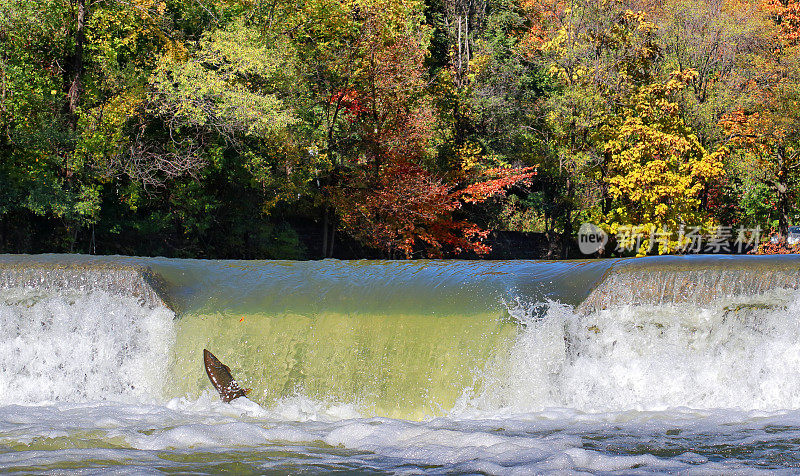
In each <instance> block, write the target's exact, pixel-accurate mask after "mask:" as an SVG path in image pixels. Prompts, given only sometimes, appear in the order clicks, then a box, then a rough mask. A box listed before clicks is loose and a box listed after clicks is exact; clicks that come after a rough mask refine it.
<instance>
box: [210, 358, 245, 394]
mask: <svg viewBox="0 0 800 476" xmlns="http://www.w3.org/2000/svg"><path fill="white" fill-rule="evenodd" d="M203 363H205V365H206V373H207V374H208V379H209V380H211V383H212V384H213V385H214V388H216V389H217V391H218V392H219V398H221V399H222V401H223V402H225V403H228V402H230V401H231V400H234V399H236V398H239V397H244V396H245V395H247V392H248V391H249V389H243V388H242V387H240V386H239V383H238V382H236V380H234V379H233V376H232V375H231V369H230V367H228V366H227V365H225V364H223V363H222V362H220V361H219V359H217V358H216V357H214V354H212V353H211V352H209V351H208V350H206V349H203Z"/></svg>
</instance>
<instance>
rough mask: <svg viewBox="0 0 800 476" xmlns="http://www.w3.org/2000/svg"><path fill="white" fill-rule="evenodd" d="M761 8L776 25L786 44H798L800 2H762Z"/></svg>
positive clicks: (769, 0)
mask: <svg viewBox="0 0 800 476" xmlns="http://www.w3.org/2000/svg"><path fill="white" fill-rule="evenodd" d="M763 8H764V10H765V11H766V12H767V13H769V15H770V16H771V17H772V19H773V21H774V22H775V23H776V24H777V25H778V27H779V28H780V32H781V36H782V37H783V39H784V41H786V43H787V44H789V45H797V44H800V1H798V0H764V2H763Z"/></svg>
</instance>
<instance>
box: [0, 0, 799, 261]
mask: <svg viewBox="0 0 800 476" xmlns="http://www.w3.org/2000/svg"><path fill="white" fill-rule="evenodd" d="M799 179H800V0H754V1H747V0H656V1H643V0H641V1H627V0H603V1H600V2H596V1H589V0H575V1H571V2H564V1H561V0H300V1H299V2H298V1H292V2H288V1H285V0H271V1H252V0H192V1H188V0H132V1H122V0H102V1H101V0H40V1H30V0H0V253H43V252H61V253H90V254H122V255H145V256H156V255H160V256H167V257H179V258H239V259H319V258H326V257H337V258H343V259H355V258H440V257H443V258H485V259H510V258H549V259H558V258H580V257H588V256H586V255H582V254H581V252H580V251H579V250H578V246H577V240H576V236H577V234H578V230H579V228H580V227H581V225H582V224H585V223H591V224H595V225H597V227H599V229H601V230H603V232H604V233H606V234H608V235H609V236H610V237H612V240H611V241H610V244H609V246H607V247H606V249H605V250H604V251H603V253H602V256H606V257H608V256H634V255H640V256H641V255H646V254H675V253H680V252H681V249H682V248H683V247H685V245H686V241H685V237H684V236H683V235H682V234H679V233H678V230H684V229H686V228H687V227H689V228H692V229H695V230H698V233H700V234H702V235H703V236H705V237H708V238H709V239H711V238H713V237H714V236H719V234H720V230H723V229H724V230H728V233H730V232H731V231H732V230H739V229H749V230H754V229H758V230H761V233H762V234H761V242H762V244H761V245H760V246H758V247H757V249H756V250H755V251H756V252H758V253H785V252H796V251H797V250H796V247H791V246H788V245H786V246H782V245H779V244H769V241H770V237H769V235H770V234H771V233H773V234H777V235H780V236H787V232H788V228H789V226H790V225H794V224H797V223H800V209H799V208H798V200H800V196H798V194H797V190H798V180H799ZM631 227H640V228H642V229H645V228H649V229H652V230H671V231H670V232H668V233H662V234H661V236H659V237H658V240H657V241H656V240H655V238H653V235H652V233H651V235H650V237H645V238H644V239H643V240H638V241H636V246H635V247H632V248H629V249H622V250H621V249H619V248H616V249H615V248H614V247H613V244H614V243H615V241H614V239H613V237H614V236H619V234H620V230H623V229H626V228H628V229H630V228H631ZM597 255H598V254H595V255H594V256H597Z"/></svg>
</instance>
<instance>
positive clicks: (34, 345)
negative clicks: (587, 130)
mask: <svg viewBox="0 0 800 476" xmlns="http://www.w3.org/2000/svg"><path fill="white" fill-rule="evenodd" d="M511 314H512V315H513V316H514V317H516V318H517V319H518V320H519V321H520V322H521V323H522V329H521V331H520V334H519V335H518V336H517V338H516V342H515V343H514V345H512V346H511V347H510V350H509V351H507V352H504V353H502V354H500V355H495V356H494V357H493V359H492V360H491V361H490V362H488V363H487V364H486V367H485V368H481V369H475V383H474V385H473V386H472V388H468V389H464V394H463V396H462V398H461V399H460V400H459V402H458V404H457V405H456V407H455V408H453V409H450V410H447V411H445V413H444V415H443V416H441V417H439V418H434V419H430V420H426V421H421V422H417V421H408V420H401V419H391V418H380V417H370V416H369V415H367V414H364V412H363V409H362V408H360V407H359V406H357V405H354V404H352V403H350V402H336V401H319V400H310V399H308V398H304V397H303V396H302V395H297V396H292V397H286V398H284V399H281V400H280V401H278V402H275V403H274V404H272V405H269V406H267V407H262V406H259V405H257V404H255V403H253V402H251V401H249V400H247V399H238V400H235V401H234V402H232V403H231V404H224V403H222V402H221V401H220V400H219V399H218V397H217V395H216V394H215V392H213V391H212V390H211V388H210V384H209V387H208V389H207V390H206V391H205V392H204V393H203V394H202V395H201V396H200V397H199V398H188V397H181V398H172V399H167V397H164V395H166V394H168V393H169V392H166V391H165V389H167V388H169V386H170V385H171V382H170V381H169V376H170V375H171V373H170V365H172V352H173V348H174V345H175V339H176V338H177V337H176V336H175V326H174V321H173V319H174V315H173V314H172V313H171V312H170V311H168V310H167V309H165V308H160V307H156V308H150V307H148V306H146V305H144V304H142V303H141V302H139V301H138V300H136V299H133V298H120V297H119V296H112V295H110V294H107V293H104V292H102V291H93V292H91V293H83V294H82V293H79V292H76V293H73V294H70V293H69V292H67V293H64V292H60V293H59V294H56V295H53V294H47V293H45V292H37V291H32V290H24V289H10V290H2V291H0V471H4V472H14V471H17V472H23V473H29V472H34V473H37V472H38V473H41V472H52V471H56V472H68V471H80V472H84V473H104V472H108V471H123V472H126V473H129V472H138V473H143V474H150V473H153V474H158V473H167V472H169V473H173V472H222V471H229V472H234V473H263V472H268V471H276V472H279V473H285V472H298V471H307V472H312V473H316V472H328V471H355V472H373V473H405V474H423V473H430V474H441V473H445V472H450V473H476V472H481V473H487V474H532V473H534V474H565V473H566V474H569V473H575V474H577V473H581V472H589V473H601V474H646V473H659V472H660V473H665V472H666V473H675V472H682V473H686V474H754V473H757V472H760V471H764V472H767V471H769V472H779V473H780V472H784V473H786V474H792V473H796V470H797V468H798V467H800V412H799V411H797V409H798V408H800V399H799V398H798V396H800V344H798V343H800V327H799V326H800V324H798V322H797V321H798V320H797V318H796V316H798V315H800V299H798V295H797V294H796V292H794V291H792V292H788V291H773V292H770V293H767V294H765V295H762V296H758V297H750V298H742V299H740V300H738V301H737V300H733V301H728V302H725V303H717V304H713V305H709V306H705V307H702V308H701V307H696V306H694V307H693V306H688V305H676V306H657V307H646V306H639V307H617V308H614V309H608V310H603V311H599V312H595V313H589V314H581V313H577V312H575V311H574V310H573V308H571V307H570V306H565V305H562V304H559V303H547V304H536V305H531V306H526V305H515V306H512V309H511ZM198 372H202V366H201V364H200V363H199V362H198Z"/></svg>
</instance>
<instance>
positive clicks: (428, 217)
mask: <svg viewBox="0 0 800 476" xmlns="http://www.w3.org/2000/svg"><path fill="white" fill-rule="evenodd" d="M489 172H491V173H490V174H489V175H487V176H489V177H492V178H490V179H488V180H484V181H482V182H478V183H475V184H473V185H470V186H468V187H466V188H463V189H460V190H453V187H452V186H451V185H448V184H447V183H446V182H445V181H443V180H442V179H441V178H438V177H436V176H434V175H432V174H431V173H430V172H428V171H426V170H425V169H423V168H422V167H420V166H418V165H415V164H412V163H409V162H407V161H392V162H390V163H389V164H388V165H386V166H384V167H382V168H381V170H380V171H379V173H378V174H377V175H375V174H374V173H373V172H372V171H371V170H369V169H366V168H365V169H361V170H360V171H358V172H357V173H353V174H351V175H350V176H349V177H348V182H347V184H343V185H340V186H338V187H336V188H334V189H331V197H332V201H333V203H334V205H335V206H336V208H337V210H338V212H339V217H340V219H341V221H342V225H343V226H344V228H345V229H347V231H348V232H349V233H350V234H351V235H352V236H353V237H354V238H356V239H358V240H359V241H361V242H363V243H366V244H368V245H370V246H372V247H375V248H377V249H381V250H383V251H385V252H386V253H387V254H388V255H390V256H393V255H394V254H395V252H399V253H401V254H402V255H404V256H405V257H406V258H411V257H412V256H414V254H415V253H418V254H422V255H426V256H429V257H441V256H442V255H443V252H444V251H450V252H453V253H455V254H459V253H462V252H465V251H469V252H474V253H477V254H486V253H488V252H489V251H491V248H490V247H489V246H487V245H486V244H485V243H483V240H484V238H486V236H487V235H488V233H489V232H488V231H487V230H482V229H481V228H480V227H478V226H477V225H475V224H473V223H470V222H467V221H464V220H458V219H455V218H454V217H453V212H455V211H456V210H458V209H459V208H461V206H462V203H464V202H468V203H477V202H481V201H484V200H487V199H489V198H491V197H493V196H498V195H503V194H505V193H506V190H507V189H508V187H510V186H512V185H515V184H519V183H525V182H527V181H529V180H530V178H531V177H533V176H534V175H535V174H536V172H535V170H534V168H533V167H529V168H526V169H521V170H520V169H495V170H491V171H489Z"/></svg>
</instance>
